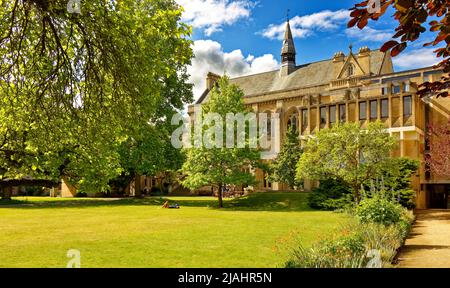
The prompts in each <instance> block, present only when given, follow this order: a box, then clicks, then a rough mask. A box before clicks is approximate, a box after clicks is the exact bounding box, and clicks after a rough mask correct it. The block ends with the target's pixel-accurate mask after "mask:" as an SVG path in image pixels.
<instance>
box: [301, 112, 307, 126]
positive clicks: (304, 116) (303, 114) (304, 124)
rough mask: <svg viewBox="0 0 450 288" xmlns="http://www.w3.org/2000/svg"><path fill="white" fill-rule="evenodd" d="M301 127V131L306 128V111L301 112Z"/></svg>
mask: <svg viewBox="0 0 450 288" xmlns="http://www.w3.org/2000/svg"><path fill="white" fill-rule="evenodd" d="M302 126H303V129H305V128H306V127H308V109H303V110H302Z"/></svg>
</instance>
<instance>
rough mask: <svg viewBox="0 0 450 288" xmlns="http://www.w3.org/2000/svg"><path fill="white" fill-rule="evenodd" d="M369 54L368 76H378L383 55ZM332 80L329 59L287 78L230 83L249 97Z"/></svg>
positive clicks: (267, 76)
mask: <svg viewBox="0 0 450 288" xmlns="http://www.w3.org/2000/svg"><path fill="white" fill-rule="evenodd" d="M370 53H371V55H370V56H371V57H370V62H371V63H370V74H371V75H379V73H380V70H381V66H382V65H383V61H384V55H385V53H383V52H381V51H379V50H374V51H371V52H370ZM333 80H336V79H335V77H334V75H333V60H332V59H330V60H325V61H320V62H314V63H309V64H304V65H300V66H297V67H296V70H295V71H294V72H292V73H291V74H290V75H287V76H281V75H280V70H275V71H271V72H266V73H260V74H253V75H248V76H243V77H237V78H232V79H230V82H231V83H233V84H236V85H238V86H239V87H240V88H241V89H242V90H243V91H244V94H245V96H250V95H257V94H263V93H269V92H275V91H281V90H289V89H297V88H302V87H309V86H317V85H325V84H328V83H330V82H331V81H333ZM203 98H204V97H203Z"/></svg>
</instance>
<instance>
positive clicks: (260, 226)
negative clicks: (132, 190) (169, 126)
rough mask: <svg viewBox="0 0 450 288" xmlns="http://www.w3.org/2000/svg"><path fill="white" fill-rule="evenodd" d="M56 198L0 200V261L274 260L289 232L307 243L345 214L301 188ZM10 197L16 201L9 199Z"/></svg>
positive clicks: (280, 257)
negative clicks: (314, 205) (220, 203)
mask: <svg viewBox="0 0 450 288" xmlns="http://www.w3.org/2000/svg"><path fill="white" fill-rule="evenodd" d="M169 199H170V201H171V202H172V203H175V202H176V203H179V204H180V205H181V209H162V208H161V206H162V203H164V202H165V201H166V200H167V199H166V198H147V199H142V200H135V199H122V200H116V199H86V198H84V199H83V198H81V199H61V198H42V197H21V198H16V199H15V200H21V201H22V202H20V203H22V204H21V205H16V206H3V207H2V206H0V207H1V208H0V267H65V266H66V263H67V261H68V260H69V259H68V258H67V257H66V253H67V251H68V250H69V249H78V250H80V251H81V265H82V267H277V266H281V265H282V264H283V262H284V261H285V260H286V259H287V255H286V254H285V252H283V251H277V249H275V247H276V246H277V245H278V244H280V242H282V241H285V240H286V239H287V238H289V235H291V234H299V235H300V237H301V239H302V242H303V243H306V244H308V243H312V242H313V241H316V240H317V239H318V238H320V237H321V236H323V235H325V234H327V233H330V232H331V231H333V230H334V229H335V228H338V227H339V226H340V224H342V223H345V222H346V221H347V217H345V216H344V215H341V214H336V213H331V212H322V211H312V210H310V209H309V208H308V207H307V205H306V195H305V194H296V193H268V194H256V195H252V196H251V197H245V198H241V199H239V200H227V201H226V202H225V203H226V208H225V209H220V210H219V209H216V208H215V207H216V200H215V199H213V198H208V197H172V198H169ZM16 203H17V202H16Z"/></svg>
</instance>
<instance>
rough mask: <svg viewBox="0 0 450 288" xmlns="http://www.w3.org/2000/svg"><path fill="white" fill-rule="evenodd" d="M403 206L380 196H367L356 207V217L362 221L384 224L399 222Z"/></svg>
mask: <svg viewBox="0 0 450 288" xmlns="http://www.w3.org/2000/svg"><path fill="white" fill-rule="evenodd" d="M402 212H403V208H402V207H401V206H400V205H399V204H396V203H393V202H392V201H389V200H387V199H383V198H380V197H374V198H367V199H364V200H362V201H361V203H360V204H359V205H358V207H356V217H357V218H358V219H359V221H361V222H362V223H377V224H383V225H385V226H387V225H391V224H395V223H398V222H400V219H401V216H402Z"/></svg>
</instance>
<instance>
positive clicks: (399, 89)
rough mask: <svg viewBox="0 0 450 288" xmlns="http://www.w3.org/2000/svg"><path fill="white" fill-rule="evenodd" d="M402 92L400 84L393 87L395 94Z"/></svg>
mask: <svg viewBox="0 0 450 288" xmlns="http://www.w3.org/2000/svg"><path fill="white" fill-rule="evenodd" d="M400 92H401V88H400V85H394V86H393V87H392V93H393V94H400Z"/></svg>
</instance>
